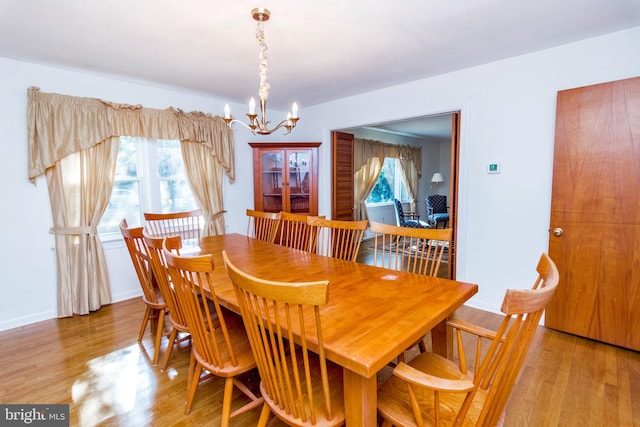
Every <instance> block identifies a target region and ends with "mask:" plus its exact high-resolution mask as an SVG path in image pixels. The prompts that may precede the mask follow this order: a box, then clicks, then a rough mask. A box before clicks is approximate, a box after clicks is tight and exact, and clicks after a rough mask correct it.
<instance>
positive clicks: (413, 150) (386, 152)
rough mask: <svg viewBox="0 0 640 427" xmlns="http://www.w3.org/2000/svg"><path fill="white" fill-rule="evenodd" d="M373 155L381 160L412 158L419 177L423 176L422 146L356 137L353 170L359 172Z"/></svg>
mask: <svg viewBox="0 0 640 427" xmlns="http://www.w3.org/2000/svg"><path fill="white" fill-rule="evenodd" d="M372 157H377V158H379V159H380V161H382V160H383V159H384V158H385V157H390V158H393V159H401V160H411V161H412V162H413V165H414V167H415V168H416V171H417V173H418V177H420V176H422V147H412V146H410V145H396V144H389V143H386V142H382V141H376V140H372V139H361V138H354V140H353V171H354V172H357V171H358V170H360V168H361V167H363V166H364V165H366V164H367V162H368V161H369V159H370V158H372Z"/></svg>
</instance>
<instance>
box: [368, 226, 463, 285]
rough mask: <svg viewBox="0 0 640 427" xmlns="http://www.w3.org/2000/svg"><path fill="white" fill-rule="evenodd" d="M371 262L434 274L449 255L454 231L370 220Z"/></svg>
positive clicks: (401, 269) (395, 268) (387, 266)
mask: <svg viewBox="0 0 640 427" xmlns="http://www.w3.org/2000/svg"><path fill="white" fill-rule="evenodd" d="M369 226H370V229H371V231H372V232H373V233H374V252H373V264H374V265H375V266H377V267H383V268H390V269H393V270H399V271H408V272H411V273H417V274H424V275H427V276H433V277H436V276H437V275H438V271H439V270H440V264H441V262H442V259H443V257H444V256H445V254H448V251H449V245H450V242H451V236H452V235H453V230H452V229H451V228H446V229H432V228H408V227H398V226H395V225H391V224H383V223H380V222H375V221H371V222H370V223H369Z"/></svg>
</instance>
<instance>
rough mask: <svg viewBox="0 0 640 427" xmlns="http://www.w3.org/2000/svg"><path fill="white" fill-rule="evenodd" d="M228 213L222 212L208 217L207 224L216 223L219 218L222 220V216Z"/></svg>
mask: <svg viewBox="0 0 640 427" xmlns="http://www.w3.org/2000/svg"><path fill="white" fill-rule="evenodd" d="M226 212H227V211H220V212H216V213H214V214H213V215H211V216H206V220H207V222H214V221H216V220H217V219H218V218H220V217H221V216H222V215H224V214H225V213H226Z"/></svg>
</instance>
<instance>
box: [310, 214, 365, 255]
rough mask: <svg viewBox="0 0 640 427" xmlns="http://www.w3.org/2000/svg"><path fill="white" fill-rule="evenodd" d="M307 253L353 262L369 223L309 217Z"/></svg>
mask: <svg viewBox="0 0 640 427" xmlns="http://www.w3.org/2000/svg"><path fill="white" fill-rule="evenodd" d="M307 224H308V225H309V227H310V239H309V252H312V253H317V254H319V255H324V256H330V257H333V258H338V259H344V260H346V261H354V262H355V260H356V259H357V257H358V251H359V250H360V244H361V243H362V236H364V232H365V231H366V229H367V226H368V224H369V221H367V220H366V219H365V220H362V221H340V220H331V219H325V218H318V217H309V218H308V219H307Z"/></svg>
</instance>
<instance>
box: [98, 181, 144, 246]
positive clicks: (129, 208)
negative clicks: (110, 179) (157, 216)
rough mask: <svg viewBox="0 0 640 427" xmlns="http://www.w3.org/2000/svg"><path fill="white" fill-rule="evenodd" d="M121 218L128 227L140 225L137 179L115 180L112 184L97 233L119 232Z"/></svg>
mask: <svg viewBox="0 0 640 427" xmlns="http://www.w3.org/2000/svg"><path fill="white" fill-rule="evenodd" d="M123 218H126V219H127V224H128V225H129V227H140V225H141V220H140V187H139V183H138V182H137V181H116V182H115V183H114V184H113V191H112V192H111V199H110V200H109V206H108V207H107V210H106V212H105V213H104V215H103V216H102V219H101V220H100V225H99V226H98V233H99V234H102V233H120V229H119V227H118V226H119V225H120V221H122V219H123Z"/></svg>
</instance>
